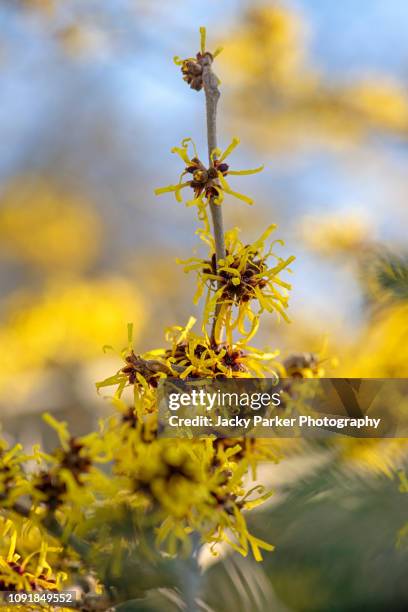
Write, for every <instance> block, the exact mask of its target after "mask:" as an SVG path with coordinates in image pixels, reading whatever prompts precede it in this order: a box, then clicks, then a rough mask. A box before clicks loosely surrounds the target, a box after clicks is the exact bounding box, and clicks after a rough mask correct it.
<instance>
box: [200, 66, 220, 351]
mask: <svg viewBox="0 0 408 612" xmlns="http://www.w3.org/2000/svg"><path fill="white" fill-rule="evenodd" d="M211 65H212V58H211V56H210V55H207V56H206V57H205V58H204V60H203V86H204V92H205V103H206V112H207V141H208V158H209V165H210V166H211V165H212V164H213V160H212V158H211V154H212V153H213V151H214V150H215V149H216V148H217V105H218V100H219V98H220V95H221V94H220V90H219V89H218V79H217V77H216V76H215V74H214V73H213V71H212V68H211ZM210 211H211V217H212V222H213V229H214V241H215V257H216V260H215V261H216V270H217V262H218V261H219V260H220V259H224V258H225V243H224V224H223V219H222V208H221V205H219V204H215V203H214V198H211V199H210ZM220 307H221V305H220V304H219V303H218V304H217V306H216V309H215V314H214V320H213V326H212V331H211V338H212V340H213V341H215V342H216V338H215V325H216V322H217V317H218V315H219V312H220Z"/></svg>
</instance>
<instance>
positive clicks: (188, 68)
mask: <svg viewBox="0 0 408 612" xmlns="http://www.w3.org/2000/svg"><path fill="white" fill-rule="evenodd" d="M206 38H207V32H206V29H205V28H203V27H201V28H200V39H201V41H200V42H201V44H200V51H199V52H198V53H197V54H196V56H195V57H188V58H186V59H180V58H179V57H178V56H177V55H176V56H175V57H174V63H175V64H176V66H181V73H182V75H183V80H184V81H186V83H187V84H188V85H189V86H190V87H191V89H195V90H196V91H200V90H201V89H202V88H203V67H204V65H205V64H206V63H212V62H213V60H214V58H216V57H217V55H219V54H220V53H221V51H222V48H220V47H218V48H217V49H216V50H215V51H214V53H210V52H209V51H207V50H206Z"/></svg>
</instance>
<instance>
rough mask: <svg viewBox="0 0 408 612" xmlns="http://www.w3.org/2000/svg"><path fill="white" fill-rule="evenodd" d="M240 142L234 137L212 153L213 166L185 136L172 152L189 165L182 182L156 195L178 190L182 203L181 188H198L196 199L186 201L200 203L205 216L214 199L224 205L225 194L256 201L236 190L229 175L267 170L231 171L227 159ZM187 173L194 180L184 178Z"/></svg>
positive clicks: (196, 189)
mask: <svg viewBox="0 0 408 612" xmlns="http://www.w3.org/2000/svg"><path fill="white" fill-rule="evenodd" d="M190 144H191V145H192V147H193V151H194V155H193V156H191V155H190V154H189V151H188V149H189V145H190ZM238 144H239V139H238V138H233V139H232V141H231V144H230V145H229V146H228V147H227V148H226V149H225V151H224V152H221V151H220V150H219V149H215V150H214V151H212V154H211V164H210V167H209V168H206V166H205V165H204V164H203V163H202V162H201V161H200V159H199V157H198V155H197V150H196V147H195V145H194V143H193V141H192V140H191V138H185V139H184V140H183V141H182V142H181V147H174V148H173V149H172V153H176V154H177V155H179V156H180V158H181V159H182V161H183V162H184V164H185V168H184V170H183V172H182V174H181V176H180V179H179V182H178V183H177V184H176V185H168V186H167V187H160V188H159V189H156V190H155V194H156V195H161V194H163V193H168V192H174V195H175V197H176V200H177V201H178V202H182V201H183V199H182V196H181V191H182V190H183V189H184V188H185V187H191V189H193V191H194V198H193V199H192V200H190V201H188V202H186V205H187V206H194V205H195V206H197V208H198V211H199V217H200V218H204V217H205V207H206V205H207V204H208V202H209V201H210V200H211V201H212V202H214V203H215V204H221V203H222V202H223V200H224V195H225V194H229V195H232V196H234V197H235V198H238V199H239V200H243V201H244V202H246V203H247V204H253V200H252V199H251V198H249V197H248V196H246V195H243V194H242V193H238V192H236V191H233V190H232V189H231V187H230V185H229V183H228V182H227V180H226V178H225V177H226V176H235V175H248V174H256V173H257V172H261V171H262V170H263V166H259V167H258V168H253V169H250V170H231V169H230V167H229V165H228V164H227V163H225V160H226V158H227V157H228V156H229V155H230V154H231V153H232V151H233V150H234V149H235V148H236V147H237V145H238ZM186 174H191V175H192V179H191V180H188V181H183V178H184V176H185V175H186Z"/></svg>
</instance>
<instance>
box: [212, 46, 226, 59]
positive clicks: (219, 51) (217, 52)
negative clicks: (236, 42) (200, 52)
mask: <svg viewBox="0 0 408 612" xmlns="http://www.w3.org/2000/svg"><path fill="white" fill-rule="evenodd" d="M223 50H224V47H217V48H216V50H215V51H214V53H213V54H212V56H213V58H214V59H215V58H216V57H217V55H219V54H220V53H222V52H223Z"/></svg>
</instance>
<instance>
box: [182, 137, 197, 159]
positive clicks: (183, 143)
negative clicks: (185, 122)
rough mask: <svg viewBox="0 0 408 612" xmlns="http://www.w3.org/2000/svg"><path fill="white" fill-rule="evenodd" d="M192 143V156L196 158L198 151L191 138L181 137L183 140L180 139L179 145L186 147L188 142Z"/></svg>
mask: <svg viewBox="0 0 408 612" xmlns="http://www.w3.org/2000/svg"><path fill="white" fill-rule="evenodd" d="M190 143H191V144H192V146H193V151H194V157H195V158H198V153H197V147H196V145H195V142H194V140H193V139H192V138H190V137H188V138H183V140H182V141H181V146H182V147H183V148H185V149H187V147H188V145H189V144H190Z"/></svg>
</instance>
